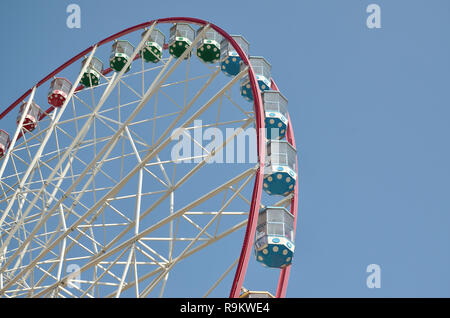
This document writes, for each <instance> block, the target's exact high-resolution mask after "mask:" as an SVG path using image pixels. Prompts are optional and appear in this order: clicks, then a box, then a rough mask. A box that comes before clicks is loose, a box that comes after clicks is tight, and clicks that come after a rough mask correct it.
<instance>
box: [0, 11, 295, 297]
mask: <svg viewBox="0 0 450 318" xmlns="http://www.w3.org/2000/svg"><path fill="white" fill-rule="evenodd" d="M155 22H156V23H157V24H159V23H181V22H185V23H192V24H197V25H207V24H209V25H210V27H211V28H212V29H214V30H215V31H217V32H218V33H219V34H220V35H222V36H223V37H224V38H225V39H227V40H228V42H229V43H230V44H231V45H232V46H233V47H234V49H235V50H236V52H237V53H238V55H239V57H240V58H241V59H242V61H243V63H244V64H246V65H247V66H248V67H249V71H248V72H249V78H250V83H251V86H252V93H253V96H254V99H253V106H254V112H255V122H256V136H257V144H258V163H259V167H260V168H258V171H257V173H256V178H255V183H254V189H253V195H252V201H251V206H250V212H249V217H248V223H247V228H246V232H245V236H244V241H243V246H242V250H241V254H240V258H239V262H238V265H237V269H236V273H235V277H234V280H233V284H232V287H231V292H230V297H239V295H240V291H241V288H242V284H243V281H244V278H245V274H246V271H247V267H248V263H249V259H250V255H251V250H252V246H253V240H254V236H255V230H256V224H257V219H258V213H259V207H260V205H261V194H262V183H263V177H264V159H265V145H266V140H265V132H264V128H265V125H264V109H263V104H262V100H261V94H260V90H259V87H258V85H257V80H256V77H255V74H254V71H253V68H252V67H251V65H250V62H249V59H248V56H247V55H246V54H245V52H244V51H243V50H242V49H241V47H240V46H239V45H238V44H237V43H236V41H235V40H234V39H233V38H232V37H231V36H230V35H229V34H228V33H227V32H225V31H224V30H223V29H221V28H220V27H218V26H216V25H215V24H213V23H210V22H208V21H206V20H202V19H197V18H188V17H172V18H164V19H157V20H151V21H148V22H144V23H141V24H138V25H135V26H132V27H130V28H128V29H125V30H122V31H120V32H118V33H116V34H113V35H111V36H110V37H107V38H106V39H104V40H102V41H100V42H98V43H97V44H94V45H92V46H90V47H88V48H87V49H85V50H84V51H82V52H80V53H79V54H77V55H75V56H74V57H72V58H71V59H70V60H68V61H67V62H65V63H64V64H62V65H61V66H60V67H58V68H56V69H55V70H54V71H52V72H51V73H50V74H48V75H47V76H46V77H44V78H43V79H41V80H40V81H39V82H37V83H36V85H34V86H35V87H36V88H38V87H40V86H41V85H43V84H44V83H46V82H47V81H48V80H50V79H51V78H53V77H54V76H55V75H57V74H58V73H59V72H61V71H62V70H64V69H65V68H67V67H68V66H70V65H72V64H73V63H75V62H76V61H78V60H79V59H81V58H83V57H84V56H86V55H87V54H89V53H90V52H91V51H92V50H93V49H94V47H95V46H97V47H100V46H102V45H104V44H106V43H109V42H111V41H113V40H115V39H117V38H119V37H122V36H125V35H127V34H129V33H132V32H135V31H137V30H140V29H143V28H146V27H149V26H151V25H152V24H153V23H155ZM110 71H111V70H110V69H106V70H105V71H104V72H103V74H107V73H109V72H110ZM81 89H83V87H82V86H80V87H78V88H77V91H79V90H81ZM31 91H32V88H30V89H29V90H28V91H26V92H25V93H24V94H23V95H22V96H20V97H19V98H18V99H17V100H16V101H15V102H13V103H12V104H11V105H10V106H9V107H7V108H6V109H5V110H4V111H3V112H2V113H0V119H2V118H3V117H5V116H6V115H7V114H8V113H9V112H10V111H12V110H13V109H14V108H15V107H16V106H17V105H19V104H20V103H21V102H22V101H23V100H24V99H25V98H27V97H28V96H29V95H30V94H31ZM53 109H54V108H53V107H50V108H49V109H47V110H46V112H45V113H44V114H42V115H41V117H40V119H42V118H44V117H45V116H46V115H47V114H48V113H50V112H51V111H53ZM289 126H291V125H289ZM289 136H291V137H292V139H291V144H292V145H293V146H294V147H295V142H294V141H293V132H292V129H291V127H290V129H289V131H288V138H290V137H289ZM293 142H294V143H293ZM297 184H298V183H297ZM296 196H297V185H296V187H295V199H293V201H292V205H293V206H292V209H295V211H296V205H297V204H296V203H297V202H296ZM294 215H295V216H296V213H295V214H294ZM289 268H290V267H288V268H287V269H284V270H282V271H281V276H282V277H283V278H282V279H281V278H280V282H279V284H278V288H277V297H284V295H285V294H286V288H287V281H288V278H289Z"/></svg>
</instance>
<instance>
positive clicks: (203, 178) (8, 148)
mask: <svg viewBox="0 0 450 318" xmlns="http://www.w3.org/2000/svg"><path fill="white" fill-rule="evenodd" d="M250 52H251V48H250V45H249V43H248V42H247V40H246V39H245V38H244V37H243V36H241V35H235V36H231V35H229V34H228V33H226V32H225V31H224V30H222V29H221V28H219V27H218V26H216V25H214V24H212V23H210V22H207V21H204V20H200V19H195V18H186V17H176V18H164V19H158V20H153V21H149V22H146V23H143V24H140V25H137V26H134V27H131V28H128V29H126V30H123V31H121V32H119V33H116V34H114V35H112V36H110V37H108V38H106V39H104V40H102V41H100V42H98V43H97V44H95V45H93V46H91V47H89V48H87V49H85V50H84V51H82V52H81V53H79V54H78V55H76V56H75V57H73V58H72V59H70V60H69V61H67V62H66V63H64V64H63V65H62V66H60V67H58V68H57V69H56V70H54V71H53V72H51V73H50V74H49V75H48V76H46V77H45V78H43V79H42V80H41V81H39V82H38V83H37V84H36V85H35V86H34V87H32V88H31V89H30V90H28V91H27V92H25V93H24V94H23V95H22V96H21V97H20V98H19V99H17V100H16V101H15V102H14V103H13V104H11V106H9V107H8V108H6V109H5V110H4V111H3V112H2V113H1V114H0V119H1V120H0V128H3V127H5V126H7V125H6V124H5V123H11V122H13V123H14V124H15V127H16V128H15V130H13V131H9V132H8V131H7V129H3V130H0V157H1V159H0V188H1V190H0V296H1V297H121V296H122V297H162V296H169V297H170V296H172V297H173V296H174V297H180V296H181V297H202V296H205V297H207V296H216V297H226V296H230V297H285V295H286V289H287V283H288V280H289V273H290V269H291V264H292V261H293V256H294V249H295V245H294V236H295V228H296V219H297V197H298V171H297V153H296V149H295V140H294V134H293V127H292V122H291V121H290V118H289V114H288V111H287V103H288V101H287V99H286V97H285V96H284V95H283V94H282V92H281V91H280V90H279V89H278V87H277V85H276V84H275V81H274V80H273V79H272V76H271V67H272V66H271V64H270V63H269V62H268V61H267V60H266V59H265V58H263V57H261V56H253V55H250ZM205 141H206V144H205ZM252 254H253V255H252ZM253 272H255V273H258V274H257V275H259V277H257V278H256V279H253V280H252V279H250V278H249V277H250V276H251V275H252V273H253ZM255 282H258V284H256V283H255ZM256 285H257V286H256ZM200 290H201V292H199V291H200Z"/></svg>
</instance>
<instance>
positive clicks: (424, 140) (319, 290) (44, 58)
mask: <svg viewBox="0 0 450 318" xmlns="http://www.w3.org/2000/svg"><path fill="white" fill-rule="evenodd" d="M70 3H76V4H78V5H80V7H81V10H82V26H81V29H68V28H67V27H66V18H67V14H66V7H67V5H68V4H70ZM371 3H376V4H378V5H379V6H380V7H381V26H382V27H381V29H368V28H367V26H366V18H367V16H368V15H369V14H368V13H366V7H367V6H368V5H369V4H371ZM2 4H3V6H2V7H3V8H4V10H2V11H1V13H0V24H1V28H0V34H1V39H2V41H3V45H2V48H3V49H2V50H1V51H0V58H1V60H2V61H3V63H2V64H1V65H2V71H1V74H2V80H1V83H2V88H1V94H0V108H1V109H4V108H5V107H7V106H8V105H9V104H10V103H11V102H13V101H14V100H16V99H17V98H18V97H19V96H20V95H21V94H22V93H23V92H24V91H25V90H27V89H28V88H30V87H31V86H32V85H33V84H34V83H35V82H37V81H38V80H39V79H41V78H42V77H44V76H45V75H47V74H48V73H49V72H50V71H51V70H53V69H54V68H55V67H57V66H59V65H61V64H62V63H63V62H65V61H66V60H68V59H69V58H70V57H72V56H74V55H75V54H77V53H79V52H80V51H82V50H83V49H85V48H86V47H88V46H90V45H91V44H93V43H95V42H97V41H99V40H100V39H103V38H105V37H107V36H109V35H111V34H113V33H116V32H118V31H120V30H122V29H124V28H127V27H129V26H132V25H136V24H138V23H141V22H144V21H148V20H152V19H155V18H163V17H170V16H191V17H198V18H203V19H206V20H209V21H211V22H213V23H215V24H217V25H218V26H220V27H222V28H223V29H225V30H226V31H227V32H228V33H230V34H243V35H244V36H245V37H246V38H247V40H248V41H249V42H250V43H251V51H252V52H258V55H264V56H265V57H266V58H267V59H268V60H270V62H271V63H272V76H273V77H274V78H275V79H276V81H277V84H278V86H279V87H280V90H281V91H282V92H283V93H284V95H286V96H287V98H288V99H289V112H290V116H291V120H292V124H293V126H294V130H295V137H296V142H297V149H298V152H299V164H300V204H299V221H298V224H297V228H298V231H297V237H296V255H295V262H294V264H293V268H292V271H291V279H290V282H289V288H288V296H289V297H441V296H445V297H450V272H449V270H448V269H449V268H450V249H449V242H450V196H449V194H448V193H449V189H450V181H449V180H450V168H449V162H450V150H449V149H450V148H449V147H448V139H449V136H450V126H449V125H448V123H449V118H450V107H449V101H450V89H449V85H450V40H449V38H450V37H449V35H450V2H449V1H447V0H396V1H386V0H370V1H367V0H346V1H335V0H298V1H276V2H274V1H265V0H261V1H242V0H239V1H235V0H229V1H211V0H208V1H203V0H202V1H198V0H192V1H175V0H173V1H141V0H135V1H131V0H130V1H117V0H108V1H106V0H96V1H87V0H76V1H75V0H73V1H62V0H53V1H52V0H39V1H36V0H15V1H11V0H3V2H2ZM2 124H3V123H2ZM0 128H2V127H0ZM446 145H447V146H446ZM239 244H240V243H239ZM230 261H231V260H230ZM369 264H378V265H380V267H381V288H380V289H369V288H367V286H366V277H367V275H368V274H367V273H366V267H367V266H368V265H369Z"/></svg>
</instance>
